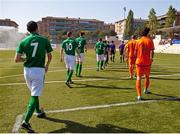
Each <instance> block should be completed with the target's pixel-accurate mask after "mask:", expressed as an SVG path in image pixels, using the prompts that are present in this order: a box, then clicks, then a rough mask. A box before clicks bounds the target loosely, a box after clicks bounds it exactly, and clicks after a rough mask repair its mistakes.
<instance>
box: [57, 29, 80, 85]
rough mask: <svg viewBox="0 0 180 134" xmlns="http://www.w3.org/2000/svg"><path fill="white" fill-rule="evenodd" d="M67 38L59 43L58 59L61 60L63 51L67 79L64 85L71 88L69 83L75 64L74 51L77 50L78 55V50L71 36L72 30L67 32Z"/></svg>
mask: <svg viewBox="0 0 180 134" xmlns="http://www.w3.org/2000/svg"><path fill="white" fill-rule="evenodd" d="M67 37H68V38H67V39H66V40H64V41H63V42H62V44H61V50H60V61H61V62H62V61H63V51H65V56H64V60H65V64H66V68H67V81H66V83H65V84H66V85H67V86H68V87H69V88H71V86H70V84H72V83H73V82H72V80H71V78H72V75H73V70H74V66H75V51H76V52H77V54H78V56H79V57H80V54H79V50H78V44H77V43H76V41H75V40H74V39H73V38H72V32H68V33H67Z"/></svg>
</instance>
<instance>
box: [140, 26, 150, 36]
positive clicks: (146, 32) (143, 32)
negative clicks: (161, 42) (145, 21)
mask: <svg viewBox="0 0 180 134" xmlns="http://www.w3.org/2000/svg"><path fill="white" fill-rule="evenodd" d="M149 31H150V28H148V27H145V28H144V30H143V31H142V34H141V35H142V36H147V35H148V33H149Z"/></svg>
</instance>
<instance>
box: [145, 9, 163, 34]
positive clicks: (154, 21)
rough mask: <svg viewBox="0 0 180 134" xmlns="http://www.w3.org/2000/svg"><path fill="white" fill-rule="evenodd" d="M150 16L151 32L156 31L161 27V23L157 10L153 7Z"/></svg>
mask: <svg viewBox="0 0 180 134" xmlns="http://www.w3.org/2000/svg"><path fill="white" fill-rule="evenodd" d="M148 18H149V23H148V26H149V28H150V30H151V31H150V32H151V33H155V32H156V30H157V29H158V28H159V26H160V24H159V22H158V21H157V17H156V12H155V10H154V8H151V10H150V12H149V15H148Z"/></svg>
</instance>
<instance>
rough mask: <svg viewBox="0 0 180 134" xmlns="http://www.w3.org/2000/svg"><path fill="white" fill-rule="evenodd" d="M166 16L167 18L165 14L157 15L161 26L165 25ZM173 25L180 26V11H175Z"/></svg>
mask: <svg viewBox="0 0 180 134" xmlns="http://www.w3.org/2000/svg"><path fill="white" fill-rule="evenodd" d="M166 18H167V15H166V14H165V15H161V16H157V20H158V22H159V24H160V25H161V26H162V27H164V26H165V21H166ZM173 26H180V11H177V12H176V17H175V22H174V24H173Z"/></svg>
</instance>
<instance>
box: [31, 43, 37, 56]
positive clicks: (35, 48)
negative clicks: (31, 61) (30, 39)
mask: <svg viewBox="0 0 180 134" xmlns="http://www.w3.org/2000/svg"><path fill="white" fill-rule="evenodd" d="M31 46H33V47H34V49H33V53H32V57H35V55H36V51H37V47H38V42H34V43H31Z"/></svg>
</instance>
